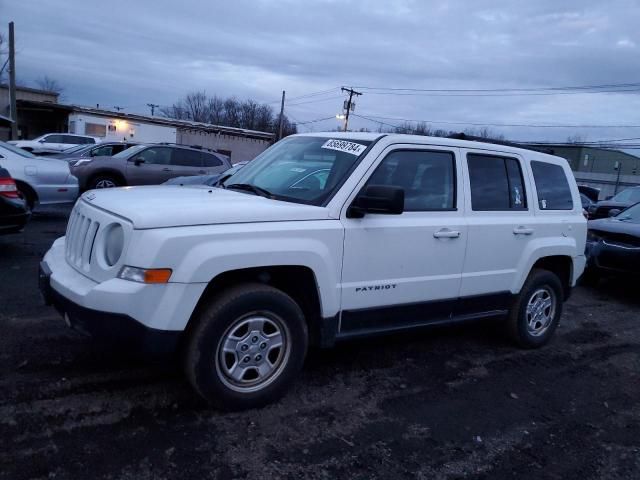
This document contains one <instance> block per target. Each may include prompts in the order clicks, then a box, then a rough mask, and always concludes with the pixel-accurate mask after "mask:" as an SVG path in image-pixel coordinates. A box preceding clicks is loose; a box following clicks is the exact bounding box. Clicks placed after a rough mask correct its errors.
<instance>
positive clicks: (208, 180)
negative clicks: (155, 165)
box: [164, 161, 249, 187]
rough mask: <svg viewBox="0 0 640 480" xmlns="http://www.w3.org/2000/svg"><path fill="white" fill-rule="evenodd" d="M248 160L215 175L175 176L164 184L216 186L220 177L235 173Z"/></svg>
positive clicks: (224, 177) (225, 177)
mask: <svg viewBox="0 0 640 480" xmlns="http://www.w3.org/2000/svg"><path fill="white" fill-rule="evenodd" d="M247 163H249V162H248V161H247V162H238V163H236V164H234V165H233V167H231V168H230V169H228V170H225V171H224V172H222V173H216V174H213V175H191V176H188V177H175V178H170V179H169V180H167V181H166V182H164V185H208V186H209V187H215V186H216V185H217V184H218V182H219V181H220V179H227V178H229V177H231V175H233V174H234V173H236V172H237V171H238V170H240V169H241V168H242V167H244V166H245V165H246V164H247Z"/></svg>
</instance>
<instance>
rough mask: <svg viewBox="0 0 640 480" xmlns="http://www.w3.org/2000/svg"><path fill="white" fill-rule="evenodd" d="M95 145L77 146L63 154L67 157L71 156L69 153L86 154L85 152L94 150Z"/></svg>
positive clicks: (64, 151) (67, 149)
mask: <svg viewBox="0 0 640 480" xmlns="http://www.w3.org/2000/svg"><path fill="white" fill-rule="evenodd" d="M94 147H95V145H89V146H87V145H76V146H75V147H71V148H65V149H64V150H63V151H62V153H64V154H65V155H67V154H69V153H84V152H85V151H88V150H91V149H92V148H94Z"/></svg>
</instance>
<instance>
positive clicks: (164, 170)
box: [162, 168, 173, 172]
mask: <svg viewBox="0 0 640 480" xmlns="http://www.w3.org/2000/svg"><path fill="white" fill-rule="evenodd" d="M162 171H163V172H173V170H171V169H170V168H163V169H162Z"/></svg>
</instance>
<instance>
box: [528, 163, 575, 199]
mask: <svg viewBox="0 0 640 480" xmlns="http://www.w3.org/2000/svg"><path fill="white" fill-rule="evenodd" d="M531 170H532V171H533V179H534V181H535V183H536V192H537V194H538V207H539V208H540V210H573V197H572V195H571V188H570V187H569V182H568V181H567V176H566V174H565V173H564V168H562V167H561V166H560V165H555V164H553V163H547V162H538V161H532V162H531Z"/></svg>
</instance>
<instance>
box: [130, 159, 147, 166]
mask: <svg viewBox="0 0 640 480" xmlns="http://www.w3.org/2000/svg"><path fill="white" fill-rule="evenodd" d="M133 163H134V165H135V166H136V167H139V166H140V165H142V164H143V163H144V158H142V157H138V158H134V160H133Z"/></svg>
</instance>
